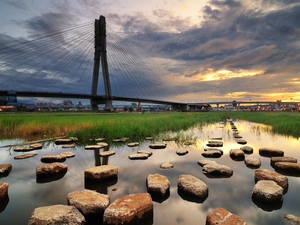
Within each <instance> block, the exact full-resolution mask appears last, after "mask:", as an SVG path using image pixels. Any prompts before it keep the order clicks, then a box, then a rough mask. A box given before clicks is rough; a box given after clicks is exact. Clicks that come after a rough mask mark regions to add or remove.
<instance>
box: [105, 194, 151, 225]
mask: <svg viewBox="0 0 300 225" xmlns="http://www.w3.org/2000/svg"><path fill="white" fill-rule="evenodd" d="M147 220H153V202H152V198H151V196H150V194H149V193H138V194H130V195H126V196H123V197H121V198H118V199H116V200H115V201H114V202H113V203H111V204H110V205H109V206H108V207H107V209H106V210H105V212H104V215H103V222H104V223H103V224H104V225H109V224H113V225H119V224H120V225H121V224H127V225H133V224H144V223H145V221H147Z"/></svg>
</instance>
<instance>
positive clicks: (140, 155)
mask: <svg viewBox="0 0 300 225" xmlns="http://www.w3.org/2000/svg"><path fill="white" fill-rule="evenodd" d="M148 157H149V155H148V154H143V153H139V154H138V153H136V154H130V155H129V156H128V158H129V159H148Z"/></svg>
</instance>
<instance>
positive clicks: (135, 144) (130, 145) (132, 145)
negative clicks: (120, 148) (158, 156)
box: [127, 142, 140, 147]
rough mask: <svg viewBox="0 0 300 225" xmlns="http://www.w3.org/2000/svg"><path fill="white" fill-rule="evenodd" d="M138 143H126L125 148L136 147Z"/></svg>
mask: <svg viewBox="0 0 300 225" xmlns="http://www.w3.org/2000/svg"><path fill="white" fill-rule="evenodd" d="M139 144H140V143H138V142H131V143H128V144H127V146H128V147H135V146H138V145H139Z"/></svg>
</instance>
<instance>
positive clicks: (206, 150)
mask: <svg viewBox="0 0 300 225" xmlns="http://www.w3.org/2000/svg"><path fill="white" fill-rule="evenodd" d="M204 151H205V152H208V151H220V152H221V154H222V155H223V150H222V149H220V148H204Z"/></svg>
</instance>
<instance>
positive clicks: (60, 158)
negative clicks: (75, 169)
mask: <svg viewBox="0 0 300 225" xmlns="http://www.w3.org/2000/svg"><path fill="white" fill-rule="evenodd" d="M41 161H42V162H43V163H53V162H64V161H66V157H65V156H64V155H61V154H59V155H45V156H42V158H41Z"/></svg>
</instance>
